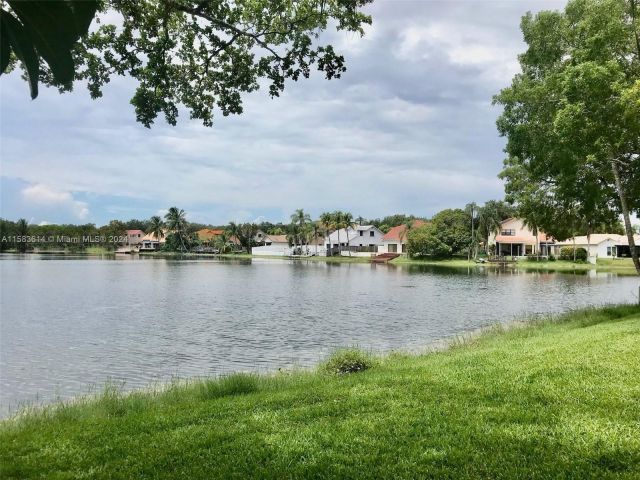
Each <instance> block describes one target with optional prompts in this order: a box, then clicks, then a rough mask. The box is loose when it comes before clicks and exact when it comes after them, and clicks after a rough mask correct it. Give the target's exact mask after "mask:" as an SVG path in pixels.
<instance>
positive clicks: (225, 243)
mask: <svg viewBox="0 0 640 480" xmlns="http://www.w3.org/2000/svg"><path fill="white" fill-rule="evenodd" d="M213 246H214V247H215V248H217V249H218V251H219V252H220V253H227V252H229V250H231V246H230V241H229V234H228V233H227V232H222V233H221V234H220V235H216V236H215V238H214V239H213Z"/></svg>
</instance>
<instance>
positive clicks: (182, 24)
mask: <svg viewBox="0 0 640 480" xmlns="http://www.w3.org/2000/svg"><path fill="white" fill-rule="evenodd" d="M370 1H371V0H280V1H273V0H252V1H244V2H237V1H232V0H217V1H203V0H156V1H140V0H104V2H103V3H102V5H101V8H100V12H101V13H106V12H110V13H117V14H118V15H119V16H120V17H121V18H122V23H121V24H119V25H114V24H111V23H102V22H101V23H100V24H99V27H98V28H97V29H95V30H94V31H93V32H91V33H90V34H88V35H84V36H83V37H82V38H81V40H80V42H79V43H78V44H77V45H76V47H75V49H74V60H75V69H76V74H75V78H76V79H78V80H83V81H87V83H88V88H89V92H90V94H91V97H92V98H99V97H101V96H102V94H103V92H102V89H103V87H104V85H105V84H106V83H108V82H109V81H110V79H111V78H112V77H113V76H115V75H120V76H124V75H127V76H129V77H131V78H133V79H134V81H135V82H136V83H137V85H138V86H137V89H136V91H135V94H134V95H133V98H132V99H131V103H132V105H133V106H134V108H135V113H136V119H137V120H138V121H139V122H141V123H142V124H144V125H145V126H146V127H150V126H151V125H152V124H153V123H154V121H155V119H156V118H157V116H158V115H160V114H163V115H164V117H165V119H166V121H167V122H168V123H170V124H171V125H175V124H176V120H177V117H178V110H179V107H181V106H183V107H185V108H186V109H187V110H188V111H189V113H190V116H191V118H194V119H199V120H201V121H202V122H203V124H204V125H206V126H211V125H212V123H213V112H214V109H215V108H216V107H217V108H219V109H220V111H221V112H222V114H223V115H225V116H227V115H229V114H239V113H242V99H241V94H243V93H245V92H252V91H255V90H257V89H258V88H259V86H260V83H261V81H263V82H264V83H266V84H268V89H269V95H270V96H271V97H277V96H279V95H280V93H281V92H282V91H283V90H284V87H285V81H286V80H294V81H297V80H298V79H300V78H308V77H309V76H310V73H311V70H312V69H316V70H318V71H320V72H322V73H323V74H324V76H325V77H326V78H327V79H332V78H340V76H341V74H342V73H343V72H345V71H346V66H345V59H344V57H343V56H342V55H340V54H338V53H337V52H336V51H335V50H334V48H333V47H332V46H331V45H322V44H318V42H319V41H318V39H319V38H320V33H321V32H323V31H324V30H326V29H327V27H329V25H331V26H334V25H335V27H336V28H337V29H338V30H341V31H346V32H354V33H357V34H359V35H363V34H364V29H363V27H364V25H367V24H370V23H371V18H370V17H369V16H367V15H365V14H364V13H362V12H361V8H362V7H364V6H365V5H366V4H367V3H370ZM23 3H24V4H30V5H34V6H33V7H32V8H35V5H36V4H39V3H41V2H34V1H25V0H22V1H11V2H9V6H10V7H12V8H13V7H14V4H23ZM44 3H49V2H44ZM54 3H62V2H54ZM69 3H70V2H69ZM88 3H91V4H95V3H96V2H88ZM73 4H78V5H82V4H83V1H77V2H73ZM4 16H5V15H4V12H3V20H4ZM42 18H44V16H42ZM84 18H85V20H86V17H84ZM90 18H91V17H89V22H90ZM47 20H48V19H47ZM103 20H104V18H103ZM88 26H89V24H88V23H86V28H84V32H86V30H87V28H88ZM74 38H75V37H74ZM2 43H3V45H4V43H5V42H4V39H3V42H2ZM74 43H75V42H74ZM62 47H64V48H65V49H66V51H67V52H68V48H67V47H68V45H67V44H65V45H63V46H62ZM3 48H4V47H3ZM31 63H33V61H32V62H31ZM2 66H3V71H4V69H5V67H6V65H5V63H4V53H3V64H2ZM42 67H43V70H44V71H43V72H42V74H41V78H43V79H44V80H45V82H46V83H47V84H49V85H55V86H57V87H59V88H60V89H61V90H70V89H71V85H70V83H69V82H62V81H59V80H58V78H57V77H56V76H55V75H50V73H52V72H54V69H53V68H52V67H51V64H49V66H46V65H44V64H43V65H42Z"/></svg>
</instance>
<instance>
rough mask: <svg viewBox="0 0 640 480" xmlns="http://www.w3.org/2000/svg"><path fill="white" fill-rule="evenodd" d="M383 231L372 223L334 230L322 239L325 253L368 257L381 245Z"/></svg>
mask: <svg viewBox="0 0 640 480" xmlns="http://www.w3.org/2000/svg"><path fill="white" fill-rule="evenodd" d="M383 236H384V233H382V232H381V231H380V229H378V228H377V227H375V226H374V225H355V226H353V227H348V228H341V229H339V230H335V231H334V232H332V233H331V234H330V235H329V236H328V237H326V238H325V239H324V245H325V248H326V251H327V255H335V254H338V252H339V253H340V255H343V256H345V257H346V256H349V255H351V256H354V257H370V256H372V255H375V254H376V252H377V251H378V246H379V245H382V237H383Z"/></svg>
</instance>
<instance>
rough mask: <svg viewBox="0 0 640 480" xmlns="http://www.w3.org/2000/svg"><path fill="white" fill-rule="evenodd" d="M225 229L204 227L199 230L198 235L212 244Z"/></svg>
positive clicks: (206, 243) (204, 242)
mask: <svg viewBox="0 0 640 480" xmlns="http://www.w3.org/2000/svg"><path fill="white" fill-rule="evenodd" d="M223 233H224V230H221V229H214V228H203V229H202V230H198V231H197V232H196V235H198V239H199V240H200V241H201V242H202V243H203V244H205V245H211V244H213V242H214V241H215V239H216V237H218V236H220V235H222V234H223Z"/></svg>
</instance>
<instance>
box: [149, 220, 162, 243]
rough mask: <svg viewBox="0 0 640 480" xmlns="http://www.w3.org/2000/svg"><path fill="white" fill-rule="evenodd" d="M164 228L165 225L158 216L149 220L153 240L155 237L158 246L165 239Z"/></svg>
mask: <svg viewBox="0 0 640 480" xmlns="http://www.w3.org/2000/svg"><path fill="white" fill-rule="evenodd" d="M164 228H165V224H164V222H163V221H162V218H160V217H159V216H158V215H154V216H153V217H151V218H150V219H149V227H148V229H149V233H150V234H151V238H153V237H155V239H156V240H157V241H158V245H160V239H162V238H164Z"/></svg>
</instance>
